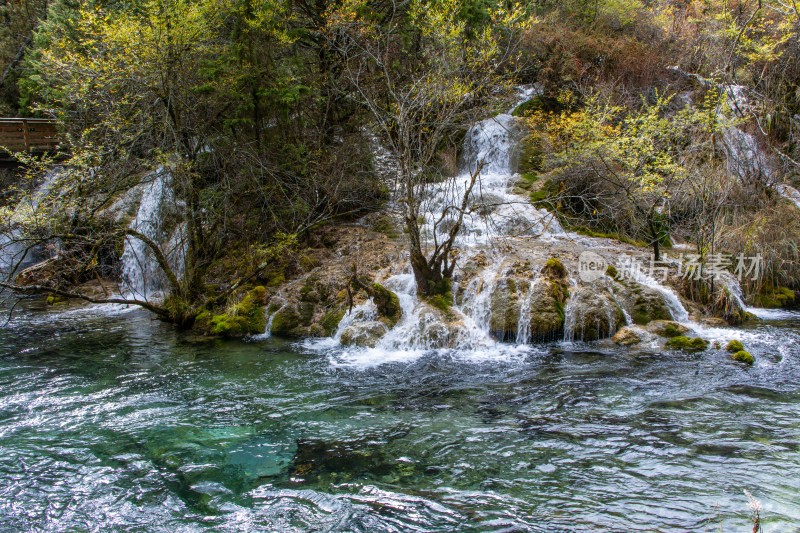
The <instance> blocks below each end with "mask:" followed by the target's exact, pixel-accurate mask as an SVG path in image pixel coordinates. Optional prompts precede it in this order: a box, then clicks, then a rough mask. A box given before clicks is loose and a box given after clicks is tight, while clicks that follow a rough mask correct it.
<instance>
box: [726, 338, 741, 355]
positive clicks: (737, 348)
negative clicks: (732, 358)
mask: <svg viewBox="0 0 800 533" xmlns="http://www.w3.org/2000/svg"><path fill="white" fill-rule="evenodd" d="M725 349H726V350H728V351H729V352H731V353H736V352H741V351H742V350H744V344H742V343H741V341H737V340H732V341H731V342H729V343H728V346H726V347H725Z"/></svg>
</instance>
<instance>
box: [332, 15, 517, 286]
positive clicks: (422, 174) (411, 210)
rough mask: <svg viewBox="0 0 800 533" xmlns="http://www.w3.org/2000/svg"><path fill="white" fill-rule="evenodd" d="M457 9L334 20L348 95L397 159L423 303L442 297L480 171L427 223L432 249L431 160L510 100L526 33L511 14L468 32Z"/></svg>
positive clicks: (402, 203) (399, 191)
mask: <svg viewBox="0 0 800 533" xmlns="http://www.w3.org/2000/svg"><path fill="white" fill-rule="evenodd" d="M460 8H461V3H460V2H457V1H455V0H445V1H443V2H422V1H420V0H412V1H411V2H409V3H408V4H405V5H403V6H402V7H400V5H399V4H392V5H390V6H388V7H385V6H384V7H383V8H381V6H372V10H371V11H369V12H365V11H364V9H363V6H362V5H361V3H360V2H359V3H357V2H353V1H351V2H344V3H343V5H341V6H340V7H339V8H338V9H337V10H335V11H334V12H333V14H332V16H331V18H330V20H329V34H330V35H331V39H332V42H333V43H334V45H335V46H336V47H337V50H338V52H339V54H340V55H341V56H342V57H344V58H345V64H344V74H345V75H344V78H345V79H346V80H347V82H348V84H349V87H348V89H349V94H350V95H351V97H352V98H353V99H355V100H357V101H358V102H359V103H360V104H362V105H363V106H364V108H366V109H367V110H368V111H369V113H370V114H371V115H372V118H373V121H374V124H375V127H376V128H377V130H378V133H379V134H380V136H381V138H382V140H383V141H384V142H386V143H387V144H388V146H389V148H390V149H391V150H392V152H393V153H394V155H395V156H396V157H397V161H398V165H399V176H398V182H397V184H396V191H397V195H398V198H399V205H400V208H401V214H402V218H403V221H404V224H405V228H406V231H407V233H408V236H409V251H410V254H411V265H412V268H413V271H414V276H415V278H416V281H417V291H418V292H419V293H420V294H421V295H423V296H431V295H432V294H434V293H436V292H437V291H440V290H442V288H443V287H444V286H446V283H445V284H444V285H443V284H442V282H446V281H449V279H450V278H451V277H452V275H453V268H454V258H453V257H452V254H451V252H452V249H453V245H454V243H455V239H456V236H457V235H458V233H459V231H460V230H461V227H462V224H463V220H464V216H465V214H467V212H468V209H469V205H470V198H471V195H472V192H473V188H474V187H475V184H476V182H477V180H478V179H479V175H480V170H481V169H480V166H479V167H478V168H476V169H472V171H471V173H470V175H469V177H468V178H466V180H465V181H466V183H464V184H463V187H462V186H461V184H457V186H456V184H451V185H453V186H451V187H450V188H449V190H451V191H458V192H459V194H457V195H454V197H453V198H452V201H451V202H450V203H449V205H446V206H445V207H444V208H443V209H441V210H440V211H439V213H438V216H437V217H436V219H435V220H432V221H431V223H430V224H429V225H428V230H429V231H430V233H431V238H432V240H433V244H432V246H430V247H428V246H426V244H427V241H426V235H425V228H424V222H425V217H426V216H430V215H431V213H429V212H426V194H427V186H428V184H429V183H430V181H431V180H432V179H434V180H440V179H442V177H441V176H438V175H436V174H437V173H436V171H435V170H434V169H433V167H434V165H433V163H434V161H435V159H436V157H437V154H438V152H439V151H440V149H441V146H442V144H443V143H444V142H445V141H446V139H448V137H449V136H450V135H451V134H453V132H454V131H456V130H458V129H459V128H462V129H463V128H464V127H465V126H466V125H468V124H470V123H471V122H474V121H475V119H476V117H480V116H482V115H485V114H486V113H487V112H488V111H489V110H490V109H492V106H493V105H494V106H496V105H497V103H498V102H499V101H501V100H502V98H501V97H502V96H503V94H508V89H509V86H510V80H511V78H512V70H513V59H514V56H515V52H516V50H517V48H516V47H517V43H518V40H517V38H516V37H517V35H518V33H519V32H520V31H522V30H523V29H524V28H523V26H522V22H521V21H522V20H523V19H524V18H523V17H522V16H520V14H519V13H516V12H508V11H495V12H493V13H492V16H491V20H489V21H488V22H487V25H486V26H485V27H480V28H474V27H469V26H468V24H467V23H466V22H465V21H464V20H463V19H462V18H461V17H460ZM446 179H449V180H453V179H455V178H446ZM444 189H447V187H444Z"/></svg>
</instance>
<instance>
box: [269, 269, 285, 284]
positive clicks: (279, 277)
mask: <svg viewBox="0 0 800 533" xmlns="http://www.w3.org/2000/svg"><path fill="white" fill-rule="evenodd" d="M285 281H286V276H285V275H284V273H283V272H274V273H272V274H271V275H270V276H268V277H267V286H268V287H278V286H280V285H283V283H284V282H285Z"/></svg>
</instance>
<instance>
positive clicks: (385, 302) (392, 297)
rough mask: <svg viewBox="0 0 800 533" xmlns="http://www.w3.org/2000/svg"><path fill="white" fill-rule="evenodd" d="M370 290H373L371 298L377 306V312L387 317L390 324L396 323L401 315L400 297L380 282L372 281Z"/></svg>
mask: <svg viewBox="0 0 800 533" xmlns="http://www.w3.org/2000/svg"><path fill="white" fill-rule="evenodd" d="M372 290H373V291H374V293H373V294H372V300H373V301H374V302H375V305H376V306H377V307H378V314H379V315H381V316H382V317H385V318H387V319H389V321H390V322H391V324H392V326H394V325H395V324H397V323H398V322H399V321H400V319H401V318H402V316H403V308H402V307H400V298H398V297H397V295H396V294H395V293H393V292H392V291H390V290H389V289H387V288H385V287H384V286H383V285H381V284H380V283H373V284H372Z"/></svg>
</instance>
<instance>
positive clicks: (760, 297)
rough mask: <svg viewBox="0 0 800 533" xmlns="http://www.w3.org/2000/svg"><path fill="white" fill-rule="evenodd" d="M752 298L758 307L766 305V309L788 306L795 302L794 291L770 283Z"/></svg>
mask: <svg viewBox="0 0 800 533" xmlns="http://www.w3.org/2000/svg"><path fill="white" fill-rule="evenodd" d="M754 300H755V304H756V305H757V306H758V307H766V308H768V309H778V308H781V307H790V306H791V305H793V304H794V302H795V293H794V291H793V290H791V289H789V288H787V287H777V288H775V287H774V286H773V285H772V284H771V283H768V284H767V285H765V287H764V288H763V289H762V290H761V292H759V293H758V294H757V295H755V297H754Z"/></svg>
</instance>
